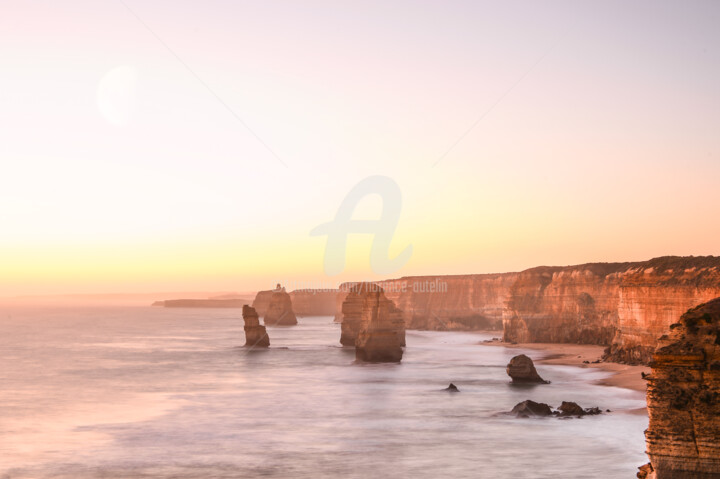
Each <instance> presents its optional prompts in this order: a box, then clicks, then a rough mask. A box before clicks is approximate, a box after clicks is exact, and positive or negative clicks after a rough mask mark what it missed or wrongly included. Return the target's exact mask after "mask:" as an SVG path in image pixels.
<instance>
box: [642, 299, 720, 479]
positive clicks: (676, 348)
mask: <svg viewBox="0 0 720 479" xmlns="http://www.w3.org/2000/svg"><path fill="white" fill-rule="evenodd" d="M650 366H651V367H652V372H651V374H650V375H649V377H648V389H647V401H648V413H649V415H650V425H649V427H648V429H647V431H645V438H646V442H647V453H648V456H649V457H650V465H649V466H644V468H645V470H644V471H642V472H641V474H644V476H640V475H639V477H648V478H651V477H657V479H685V478H687V479H690V478H692V479H711V478H712V479H718V478H720V298H718V299H715V300H713V301H710V302H708V303H705V304H703V305H700V306H698V307H696V308H693V309H691V310H689V311H688V312H687V313H685V314H684V315H683V316H682V317H681V318H680V322H679V323H676V324H673V325H671V326H670V333H669V334H668V335H664V336H662V337H661V338H660V345H659V346H658V348H657V349H656V350H655V353H654V355H653V360H652V362H651V363H650ZM653 474H654V475H655V476H653Z"/></svg>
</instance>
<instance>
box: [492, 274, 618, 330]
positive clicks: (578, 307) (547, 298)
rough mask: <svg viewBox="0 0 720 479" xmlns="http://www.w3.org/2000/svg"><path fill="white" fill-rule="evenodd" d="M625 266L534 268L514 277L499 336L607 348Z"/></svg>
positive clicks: (616, 316)
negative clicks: (515, 279)
mask: <svg viewBox="0 0 720 479" xmlns="http://www.w3.org/2000/svg"><path fill="white" fill-rule="evenodd" d="M626 267H627V266H626V265H625V264H618V263H616V264H609V265H603V264H597V265H595V264H589V265H581V266H570V267H539V268H533V269H530V270H527V271H524V272H522V273H520V274H519V275H518V278H517V281H515V283H514V284H513V285H512V287H511V288H510V291H509V294H508V300H507V307H506V308H505V310H504V313H503V337H504V340H505V341H508V342H518V343H531V342H536V343H580V344H610V341H611V340H612V338H613V336H614V335H615V328H616V324H617V322H618V311H617V305H618V294H619V280H618V277H617V273H618V271H622V270H623V269H625V268H626Z"/></svg>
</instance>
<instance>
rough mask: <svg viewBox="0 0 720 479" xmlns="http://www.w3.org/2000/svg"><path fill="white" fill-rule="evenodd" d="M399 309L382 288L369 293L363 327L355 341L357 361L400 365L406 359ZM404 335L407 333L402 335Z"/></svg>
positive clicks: (365, 302)
mask: <svg viewBox="0 0 720 479" xmlns="http://www.w3.org/2000/svg"><path fill="white" fill-rule="evenodd" d="M396 315H397V308H394V307H393V304H392V301H390V300H389V299H387V298H386V297H385V294H383V290H382V288H380V287H378V286H376V287H375V290H374V291H370V292H367V293H365V295H364V300H363V309H362V327H361V329H360V332H359V333H358V336H357V339H356V340H355V358H356V359H358V360H359V361H365V362H371V363H397V362H400V360H401V359H402V355H403V350H402V344H403V341H402V339H401V337H400V334H401V331H398V324H397V318H396ZM402 333H404V330H403V331H402Z"/></svg>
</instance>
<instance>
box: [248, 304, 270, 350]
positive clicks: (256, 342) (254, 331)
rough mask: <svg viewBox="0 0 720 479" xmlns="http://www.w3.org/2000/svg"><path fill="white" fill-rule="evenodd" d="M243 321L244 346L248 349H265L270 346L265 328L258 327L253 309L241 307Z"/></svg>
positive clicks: (257, 318)
mask: <svg viewBox="0 0 720 479" xmlns="http://www.w3.org/2000/svg"><path fill="white" fill-rule="evenodd" d="M242 315H243V320H244V321H245V346H246V347H249V348H253V347H254V348H267V347H268V346H270V338H269V337H268V335H267V331H266V330H265V326H261V325H260V318H259V317H258V314H257V312H256V311H255V308H251V307H250V306H248V305H247V304H246V305H244V306H243V311H242Z"/></svg>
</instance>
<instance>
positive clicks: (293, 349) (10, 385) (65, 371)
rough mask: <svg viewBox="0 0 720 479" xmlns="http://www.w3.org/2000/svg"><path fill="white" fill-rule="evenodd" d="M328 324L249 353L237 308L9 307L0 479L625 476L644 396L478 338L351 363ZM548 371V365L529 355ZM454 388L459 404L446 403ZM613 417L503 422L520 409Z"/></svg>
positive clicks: (295, 331)
mask: <svg viewBox="0 0 720 479" xmlns="http://www.w3.org/2000/svg"><path fill="white" fill-rule="evenodd" d="M339 328H340V326H339V325H338V324H335V323H333V322H332V318H330V317H304V318H299V325H298V326H295V327H293V328H273V327H270V328H268V332H269V335H270V338H271V347H270V349H269V350H264V351H247V350H246V349H244V348H241V347H240V346H241V345H242V344H243V343H244V335H243V326H242V319H241V317H240V313H239V311H238V310H226V309H224V310H212V309H173V310H169V309H165V308H151V307H145V306H144V307H120V306H115V307H100V306H86V307H75V308H71V307H68V306H63V307H50V306H44V307H37V306H8V307H3V308H2V309H0V355H1V356H2V357H1V358H0V360H1V361H2V364H3V368H2V369H0V385H1V387H0V424H1V425H2V426H1V427H0V477H2V478H3V479H10V478H13V479H14V478H29V477H32V478H50V477H52V478H68V479H69V478H79V477H82V478H101V477H102V478H131V477H132V478H142V477H164V478H170V477H172V478H189V477H214V478H237V477H244V478H253V477H299V478H317V477H350V478H365V477H387V476H398V477H415V478H437V477H453V478H465V477H467V478H469V477H513V478H557V477H575V476H576V475H577V474H578V471H582V473H581V474H582V476H583V477H587V478H611V477H631V476H632V475H633V474H634V473H635V471H636V469H637V465H638V464H640V463H642V462H643V461H644V460H645V455H644V453H643V450H644V438H643V430H644V429H645V427H646V426H647V417H646V416H642V415H635V414H630V413H628V412H627V411H628V410H632V409H636V408H642V407H644V405H645V400H644V394H642V393H641V392H636V391H631V390H627V389H619V388H614V387H607V386H598V385H594V384H591V382H592V381H593V380H595V379H598V378H601V377H604V376H605V375H606V374H607V373H603V372H599V371H597V370H588V369H580V368H576V367H563V366H549V365H542V366H539V369H540V371H541V373H542V375H543V376H544V377H545V378H546V379H549V380H551V381H552V383H551V384H549V385H542V386H538V387H529V388H528V387H526V388H519V387H516V386H515V387H514V386H511V385H510V383H509V378H508V377H507V375H506V373H505V365H506V364H507V363H508V361H509V359H510V358H511V357H512V356H514V355H516V354H519V351H518V350H516V349H512V350H510V349H505V348H501V347H483V346H480V345H478V343H479V342H481V341H482V340H484V339H488V338H489V337H490V336H489V335H487V334H478V333H461V332H430V331H408V333H407V343H408V347H407V349H406V352H405V355H404V357H403V360H402V363H401V364H375V365H372V364H363V365H360V364H354V351H353V349H352V348H350V349H342V348H341V347H339V344H338V338H339V334H340V331H339ZM527 354H529V355H530V356H533V357H537V355H538V354H539V353H537V352H527ZM450 382H453V383H455V384H456V385H457V386H458V387H459V388H460V391H461V392H460V393H458V394H449V393H447V392H444V391H442V389H443V388H445V387H446V386H447V385H448V383H450ZM529 398H532V399H533V400H536V401H541V402H547V403H549V404H551V405H553V406H558V405H559V404H560V402H561V401H575V402H577V403H579V404H580V405H582V406H584V407H590V406H600V407H601V408H603V410H604V409H611V410H612V411H613V412H612V413H609V414H603V415H601V416H594V417H585V418H582V419H567V420H561V419H557V418H546V419H518V418H514V417H512V416H507V415H502V414H499V413H502V412H505V411H509V410H510V409H512V407H513V406H514V405H515V404H516V403H518V402H520V401H523V400H525V399H529Z"/></svg>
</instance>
